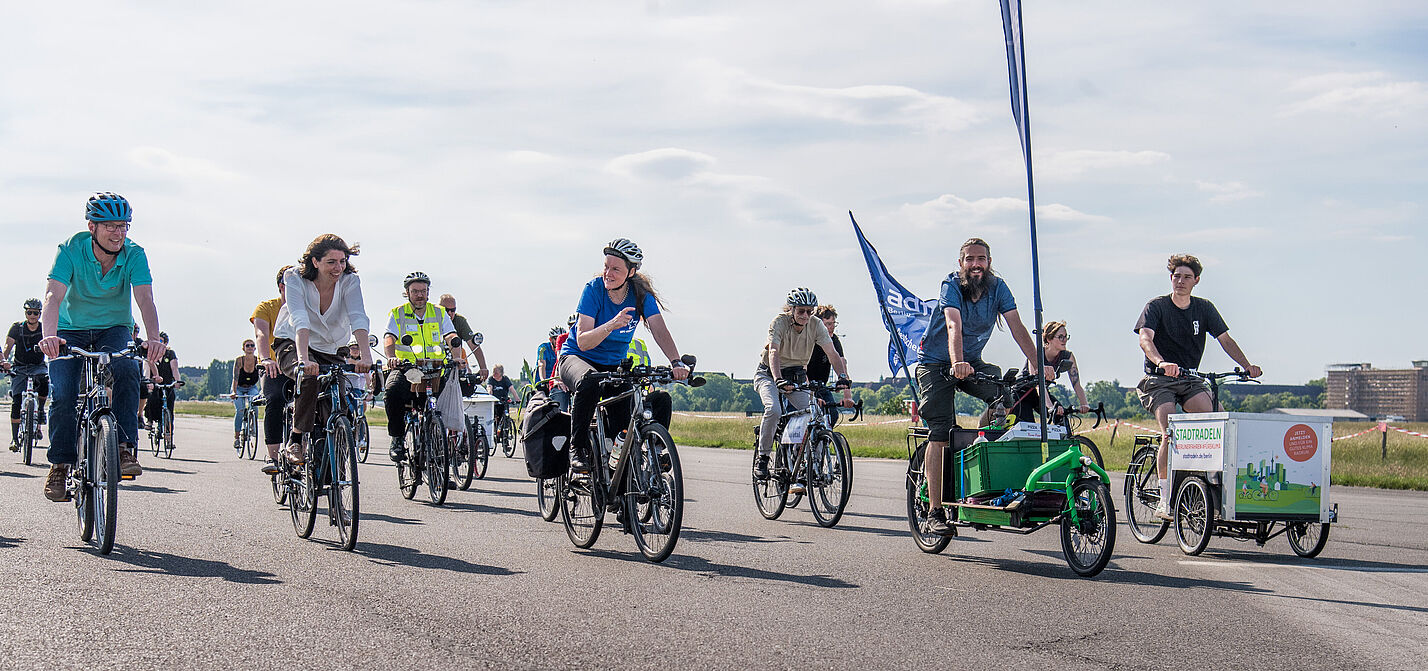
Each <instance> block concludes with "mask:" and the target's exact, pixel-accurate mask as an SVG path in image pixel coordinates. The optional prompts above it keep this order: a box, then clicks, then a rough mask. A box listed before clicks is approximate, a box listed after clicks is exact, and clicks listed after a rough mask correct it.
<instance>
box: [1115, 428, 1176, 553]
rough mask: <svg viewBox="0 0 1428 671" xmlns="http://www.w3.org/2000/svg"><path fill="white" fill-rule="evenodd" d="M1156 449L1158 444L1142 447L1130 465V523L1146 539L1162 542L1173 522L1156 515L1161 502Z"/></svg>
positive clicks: (1138, 536)
mask: <svg viewBox="0 0 1428 671" xmlns="http://www.w3.org/2000/svg"><path fill="white" fill-rule="evenodd" d="M1155 451H1156V448H1155V446H1154V445H1151V446H1149V447H1142V448H1140V450H1138V451H1137V452H1136V453H1135V455H1134V456H1132V457H1131V460H1130V464H1129V465H1127V466H1126V481H1125V500H1126V507H1125V511H1126V525H1127V526H1129V527H1130V531H1131V535H1132V536H1135V539H1136V540H1138V541H1140V542H1142V543H1155V542H1158V541H1159V540H1160V539H1161V538H1164V537H1165V532H1166V531H1168V530H1169V529H1170V523H1169V522H1167V521H1165V520H1157V519H1155V507H1156V506H1158V505H1160V481H1159V479H1158V478H1156V475H1155Z"/></svg>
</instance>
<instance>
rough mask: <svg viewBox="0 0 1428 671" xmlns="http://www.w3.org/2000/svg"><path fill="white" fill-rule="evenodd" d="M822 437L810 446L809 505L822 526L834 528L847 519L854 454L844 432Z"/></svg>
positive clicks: (814, 517)
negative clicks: (844, 515)
mask: <svg viewBox="0 0 1428 671" xmlns="http://www.w3.org/2000/svg"><path fill="white" fill-rule="evenodd" d="M831 436H832V440H831V441H830V440H828V439H825V438H819V439H817V440H815V441H813V442H812V443H811V444H810V445H809V449H810V450H812V452H809V454H808V474H807V478H808V508H809V510H811V511H813V519H814V520H816V521H817V522H818V524H819V526H823V527H832V526H834V525H836V524H838V520H840V519H842V518H843V511H844V509H846V508H847V507H848V495H849V494H851V493H852V491H853V454H852V450H851V449H849V447H848V440H847V439H846V438H844V437H843V434H841V433H837V432H833V433H832V434H831Z"/></svg>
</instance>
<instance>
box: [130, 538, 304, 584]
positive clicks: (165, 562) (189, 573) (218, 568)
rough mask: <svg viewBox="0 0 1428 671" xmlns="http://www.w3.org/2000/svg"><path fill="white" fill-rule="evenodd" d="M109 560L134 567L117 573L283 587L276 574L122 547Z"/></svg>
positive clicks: (224, 563)
mask: <svg viewBox="0 0 1428 671" xmlns="http://www.w3.org/2000/svg"><path fill="white" fill-rule="evenodd" d="M109 559H111V560H114V561H116V562H120V563H123V564H129V565H130V566H132V567H133V568H121V569H118V570H120V571H124V572H132V573H162V574H166V575H177V576H185V577H190V578H222V579H223V580H226V581H228V582H235V583H241V584H245V585H277V584H280V583H282V581H281V580H278V577H277V575H276V574H273V573H269V572H267V571H253V570H249V569H243V568H238V567H236V566H233V565H232V564H229V563H228V562H222V561H217V560H213V559H194V558H191V557H181V556H179V555H173V554H168V553H166V552H155V551H152V550H140V549H137V548H131V547H127V546H123V545H115V546H114V552H112V553H110V554H109Z"/></svg>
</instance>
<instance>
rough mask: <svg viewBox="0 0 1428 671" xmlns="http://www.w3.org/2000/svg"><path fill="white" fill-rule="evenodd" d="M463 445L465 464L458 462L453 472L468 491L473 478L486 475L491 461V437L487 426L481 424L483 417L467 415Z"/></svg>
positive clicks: (478, 478)
mask: <svg viewBox="0 0 1428 671" xmlns="http://www.w3.org/2000/svg"><path fill="white" fill-rule="evenodd" d="M462 445H463V446H464V450H463V452H464V454H462V455H461V457H460V458H461V459H462V460H464V461H465V464H464V465H463V464H456V465H455V466H454V467H453V472H455V473H456V484H457V485H459V486H460V487H461V491H466V490H467V489H470V488H471V482H472V481H473V480H480V479H482V478H484V477H486V471H487V469H488V467H489V465H490V463H491V439H490V438H489V437H488V436H487V435H486V427H485V426H484V425H482V424H481V418H479V417H471V416H467V417H466V434H465V435H464V436H463V437H462ZM467 455H469V457H468V456H467ZM463 469H464V470H463Z"/></svg>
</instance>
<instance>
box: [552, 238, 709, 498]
mask: <svg viewBox="0 0 1428 671" xmlns="http://www.w3.org/2000/svg"><path fill="white" fill-rule="evenodd" d="M604 252H605V265H604V268H603V270H602V271H601V273H600V276H599V277H596V278H595V279H593V280H590V281H589V282H587V283H585V287H584V288H583V289H582V290H581V293H580V303H579V306H578V307H577V308H576V311H575V312H576V317H577V320H576V323H575V326H574V327H572V330H571V334H572V335H571V336H569V337H567V338H566V340H565V344H564V345H563V346H562V347H561V349H560V363H559V364H558V370H559V372H560V381H561V382H562V383H564V384H565V386H566V387H568V388H570V389H573V390H575V394H574V398H572V400H571V406H570V415H571V418H570V420H571V421H570V426H571V427H572V431H571V433H572V434H573V435H572V436H571V445H572V450H571V454H570V467H571V469H572V470H573V471H575V472H576V473H588V472H589V471H590V458H591V452H590V432H589V431H588V430H586V428H585V427H588V426H590V422H591V420H593V419H594V417H595V405H596V403H597V402H599V400H600V384H599V381H598V380H592V379H588V378H586V375H588V374H589V373H591V372H594V371H601V372H609V371H613V370H615V369H617V368H619V365H620V362H621V361H622V360H624V358H625V354H626V353H627V352H628V351H629V347H630V339H631V338H633V337H634V334H635V329H636V328H637V327H639V325H640V320H641V319H643V320H644V321H645V323H646V328H648V329H649V331H650V333H652V334H654V339H655V342H656V343H657V344H659V347H660V350H662V351H663V352H664V354H665V356H667V357H669V361H670V367H671V368H672V369H673V371H672V373H671V376H672V377H673V378H674V379H675V380H683V379H685V378H687V377H689V369H688V368H687V367H685V365H684V363H683V362H681V361H680V355H679V348H678V347H677V346H675V344H674V336H672V335H670V333H669V328H668V327H667V326H666V325H665V323H664V315H662V314H660V308H661V305H662V302H663V301H662V300H661V299H660V296H659V294H658V293H656V292H655V288H654V285H653V284H651V283H650V278H649V277H647V276H646V275H645V274H644V273H641V272H639V269H640V266H641V265H642V264H643V263H644V253H643V252H641V251H640V248H639V246H638V245H636V244H635V243H633V242H631V241H629V240H627V239H625V238H615V239H614V240H612V241H610V244H608V245H605V249H604ZM646 400H647V401H648V402H649V403H650V409H651V411H652V412H653V413H654V415H655V421H658V422H660V423H663V424H665V425H666V426H668V423H669V419H670V415H671V401H670V398H669V394H667V393H665V392H658V393H652V394H650V395H649V396H647V397H646ZM629 404H630V400H629V399H626V400H624V401H621V402H620V403H616V404H614V405H613V406H612V407H611V408H610V410H611V412H610V418H611V419H612V420H613V421H612V424H615V426H609V427H606V429H607V430H608V431H609V432H610V433H609V434H608V435H607V436H606V438H607V439H613V438H614V437H615V436H617V435H618V434H619V431H621V430H623V429H624V428H625V426H624V424H623V423H624V422H625V421H627V420H628V418H629V416H630V405H629Z"/></svg>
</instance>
